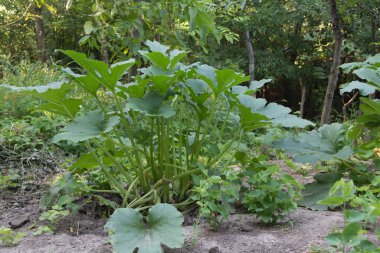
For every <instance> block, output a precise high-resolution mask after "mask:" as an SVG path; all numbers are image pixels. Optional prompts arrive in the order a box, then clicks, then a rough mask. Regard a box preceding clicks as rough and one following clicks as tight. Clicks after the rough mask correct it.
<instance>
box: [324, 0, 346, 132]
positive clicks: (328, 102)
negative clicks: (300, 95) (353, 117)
mask: <svg viewBox="0 0 380 253" xmlns="http://www.w3.org/2000/svg"><path fill="white" fill-rule="evenodd" d="M329 2H330V16H331V17H330V18H331V22H332V26H333V29H334V39H335V47H334V56H333V64H332V66H331V70H330V75H329V80H328V85H327V90H326V95H325V100H324V102H323V110H322V116H321V126H322V125H324V124H328V123H329V122H330V115H331V107H332V103H333V99H334V93H335V90H336V87H337V84H338V75H339V65H340V56H341V53H342V32H341V30H340V29H341V28H340V27H341V24H340V19H339V13H338V9H337V6H336V0H329Z"/></svg>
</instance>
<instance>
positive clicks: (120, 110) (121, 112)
mask: <svg viewBox="0 0 380 253" xmlns="http://www.w3.org/2000/svg"><path fill="white" fill-rule="evenodd" d="M113 96H114V99H115V103H116V106H117V108H118V110H119V113H120V117H121V120H122V122H123V123H124V126H125V128H126V130H127V133H128V137H129V139H130V141H131V144H132V147H133V149H134V150H135V151H134V155H135V157H136V163H137V167H138V170H139V172H138V177H139V180H140V183H141V186H142V188H143V190H144V191H147V190H148V185H147V182H146V178H145V177H144V173H143V167H142V163H141V159H140V155H139V152H138V151H136V150H137V145H136V142H135V139H134V138H133V132H132V129H131V127H130V124H129V122H128V120H127V119H126V117H125V115H124V110H123V107H122V106H121V104H120V101H119V98H118V96H117V95H116V94H115V93H113Z"/></svg>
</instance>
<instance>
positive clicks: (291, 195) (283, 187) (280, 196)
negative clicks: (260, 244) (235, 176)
mask: <svg viewBox="0 0 380 253" xmlns="http://www.w3.org/2000/svg"><path fill="white" fill-rule="evenodd" d="M244 176H245V177H246V179H247V181H246V183H247V188H246V189H245V190H244V191H243V197H242V203H243V205H244V206H245V207H246V208H247V210H248V211H249V212H252V213H254V214H255V215H256V217H257V218H259V219H260V220H261V221H262V222H264V223H275V222H277V221H279V220H280V219H282V218H283V217H284V215H285V214H287V213H290V212H292V211H293V210H295V209H296V208H297V201H298V200H299V199H300V190H301V189H302V186H301V185H300V184H299V183H298V182H297V181H296V180H295V179H294V178H293V177H291V176H290V175H287V174H283V173H281V172H280V171H279V168H278V166H275V165H269V164H266V163H264V162H262V161H260V160H258V159H253V160H252V162H251V163H250V164H249V166H248V167H247V168H246V171H245V172H244Z"/></svg>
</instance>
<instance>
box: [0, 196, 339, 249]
mask: <svg viewBox="0 0 380 253" xmlns="http://www.w3.org/2000/svg"><path fill="white" fill-rule="evenodd" d="M36 202H37V201H36V200H33V199H32V200H30V202H29V204H27V205H25V206H24V207H15V208H12V209H8V210H6V211H4V212H2V213H1V215H0V226H9V223H10V222H11V223H13V224H18V225H20V226H21V227H20V228H17V229H16V231H21V232H24V233H26V234H27V236H26V237H25V238H24V239H23V240H22V242H21V243H20V244H19V245H17V246H15V247H11V248H9V247H0V252H1V253H3V252H4V253H13V252H15V253H16V252H17V253H18V252H23V253H29V252H30V253H32V252H33V253H36V252H41V253H45V252H56V253H59V252H91V253H93V252H98V253H106V252H112V248H111V245H110V244H109V243H108V238H107V235H106V233H105V232H104V230H103V225H104V224H105V219H102V218H100V217H96V214H95V213H94V210H87V212H80V213H79V214H77V215H74V216H70V217H66V218H65V219H64V220H61V221H60V223H59V224H58V226H57V230H56V232H55V233H54V235H41V236H33V235H32V232H31V231H30V230H29V229H28V228H29V227H30V226H32V225H33V224H34V223H35V222H36V221H37V220H38V216H39V209H38V204H37V203H36ZM341 225H342V214H341V213H340V212H328V211H324V212H321V211H311V210H307V209H304V208H298V209H297V210H296V211H295V212H294V213H292V214H290V215H289V216H288V217H287V220H285V221H283V222H281V223H279V224H276V225H273V226H268V225H262V224H260V223H259V222H258V221H256V220H255V219H254V217H253V216H252V215H249V214H233V215H231V217H230V218H229V219H228V220H227V221H225V222H223V223H222V225H221V227H220V228H219V229H218V231H210V230H208V229H207V228H206V225H204V224H202V223H201V224H200V225H191V226H186V227H185V234H186V245H185V247H184V248H183V249H181V250H168V252H171V253H177V252H186V253H190V252H191V253H204V252H214V253H216V252H223V253H229V252H231V253H232V252H241V253H243V252H247V253H248V252H258V253H259V252H260V253H265V252H268V253H269V252H271V253H276V252H278V253H285V252H309V251H308V250H309V249H311V248H312V247H315V246H324V245H325V244H324V239H323V238H324V237H325V236H326V235H327V234H328V233H329V232H331V230H333V229H334V228H337V227H339V226H341Z"/></svg>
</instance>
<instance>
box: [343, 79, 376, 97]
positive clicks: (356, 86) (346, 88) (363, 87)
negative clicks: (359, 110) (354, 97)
mask: <svg viewBox="0 0 380 253" xmlns="http://www.w3.org/2000/svg"><path fill="white" fill-rule="evenodd" d="M353 90H359V92H360V94H361V95H363V96H368V95H369V94H373V93H375V91H376V87H375V86H373V85H371V84H368V83H363V82H359V81H352V82H350V83H346V84H343V85H342V86H341V88H340V94H341V95H343V93H346V92H352V91H353Z"/></svg>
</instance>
